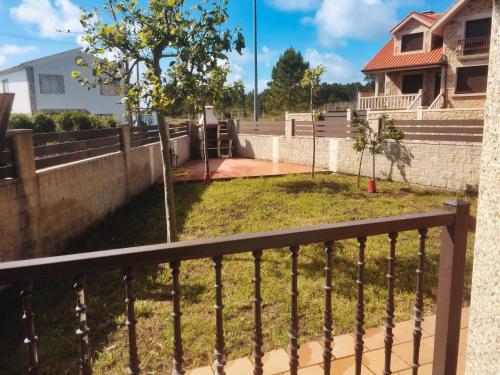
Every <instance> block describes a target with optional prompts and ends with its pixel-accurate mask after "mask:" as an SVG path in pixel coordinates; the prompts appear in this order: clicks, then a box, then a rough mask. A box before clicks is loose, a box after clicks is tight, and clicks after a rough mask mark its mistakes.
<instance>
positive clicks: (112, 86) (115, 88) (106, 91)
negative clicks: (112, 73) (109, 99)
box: [100, 83, 120, 96]
mask: <svg viewBox="0 0 500 375" xmlns="http://www.w3.org/2000/svg"><path fill="white" fill-rule="evenodd" d="M100 89H101V95H103V96H120V84H119V83H108V84H101V87H100Z"/></svg>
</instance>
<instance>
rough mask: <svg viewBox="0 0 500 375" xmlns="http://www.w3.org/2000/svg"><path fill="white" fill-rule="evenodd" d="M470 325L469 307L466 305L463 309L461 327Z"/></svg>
mask: <svg viewBox="0 0 500 375" xmlns="http://www.w3.org/2000/svg"><path fill="white" fill-rule="evenodd" d="M468 326H469V308H468V307H464V308H463V309H462V317H461V319H460V328H466V327H468Z"/></svg>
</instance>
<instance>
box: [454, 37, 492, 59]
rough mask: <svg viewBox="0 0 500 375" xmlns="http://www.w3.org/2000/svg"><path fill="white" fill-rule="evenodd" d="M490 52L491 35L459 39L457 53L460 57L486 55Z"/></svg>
mask: <svg viewBox="0 0 500 375" xmlns="http://www.w3.org/2000/svg"><path fill="white" fill-rule="evenodd" d="M489 52H490V37H489V36H483V37H479V38H467V39H463V40H459V41H458V46H457V49H456V53H457V55H458V56H459V57H465V56H477V55H485V54H488V53H489Z"/></svg>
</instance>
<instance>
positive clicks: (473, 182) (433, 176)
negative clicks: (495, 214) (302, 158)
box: [337, 140, 481, 191]
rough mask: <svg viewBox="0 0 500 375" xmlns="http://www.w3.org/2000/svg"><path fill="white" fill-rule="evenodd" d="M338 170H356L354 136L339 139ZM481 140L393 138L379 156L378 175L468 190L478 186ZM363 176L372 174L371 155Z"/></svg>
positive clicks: (347, 171)
mask: <svg viewBox="0 0 500 375" xmlns="http://www.w3.org/2000/svg"><path fill="white" fill-rule="evenodd" d="M338 144H339V150H338V154H339V158H338V162H337V172H340V173H347V174H357V173H358V168H359V161H360V154H359V153H356V152H355V151H354V150H353V148H352V144H353V141H352V140H343V141H342V142H339V143H338ZM480 159H481V144H479V143H467V142H429V141H403V142H401V143H400V144H397V143H395V142H390V143H388V144H387V145H386V147H385V150H384V154H382V155H378V156H377V157H376V159H375V160H376V169H375V171H376V177H377V178H382V179H390V180H394V181H405V182H409V183H414V184H419V185H424V186H432V187H438V188H444V189H449V190H457V191H465V190H477V186H478V183H479V173H478V168H479V162H480ZM361 174H362V175H363V176H371V175H372V158H371V156H370V155H366V154H365V156H364V159H363V164H362V168H361Z"/></svg>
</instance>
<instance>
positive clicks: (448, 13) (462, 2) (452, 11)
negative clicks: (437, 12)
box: [431, 0, 467, 32]
mask: <svg viewBox="0 0 500 375" xmlns="http://www.w3.org/2000/svg"><path fill="white" fill-rule="evenodd" d="M466 2H467V0H457V1H456V2H455V3H454V4H453V5H452V6H451V7H449V8H448V9H447V10H446V12H444V13H443V15H442V16H441V17H439V19H438V20H437V21H436V22H435V23H434V25H432V26H431V32H436V31H437V30H439V29H440V28H441V27H442V26H444V25H445V24H446V22H448V20H449V18H450V17H452V16H453V15H454V14H455V13H456V12H458V11H459V10H460V9H462V7H463V6H464V5H465V3H466Z"/></svg>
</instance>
